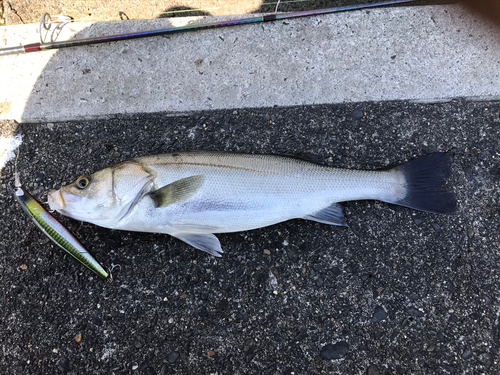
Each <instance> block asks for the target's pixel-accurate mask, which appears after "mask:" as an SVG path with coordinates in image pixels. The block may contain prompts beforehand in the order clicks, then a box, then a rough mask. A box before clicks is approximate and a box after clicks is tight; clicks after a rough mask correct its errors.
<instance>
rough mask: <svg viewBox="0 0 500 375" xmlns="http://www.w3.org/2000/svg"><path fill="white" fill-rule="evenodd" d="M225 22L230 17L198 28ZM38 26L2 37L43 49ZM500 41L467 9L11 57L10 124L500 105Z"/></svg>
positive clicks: (411, 11) (0, 97) (84, 26)
mask: <svg viewBox="0 0 500 375" xmlns="http://www.w3.org/2000/svg"><path fill="white" fill-rule="evenodd" d="M224 18H226V19H227V17H224ZM215 19H221V18H220V17H207V18H204V19H203V20H198V21H197V22H213V21H214V20H215ZM171 21H172V20H168V19H156V20H147V21H119V22H104V23H78V24H71V25H69V26H68V27H66V28H65V31H64V32H65V34H64V35H61V36H60V38H59V40H62V39H64V38H67V37H72V36H75V37H78V38H83V37H88V36H98V35H108V34H116V33H125V32H131V31H139V30H150V29H156V28H165V27H170V26H171ZM176 21H177V22H192V21H193V20H192V19H191V20H185V19H184V20H180V21H178V19H176ZM37 27H38V25H23V26H10V27H5V28H1V29H0V47H4V46H14V45H18V44H20V43H22V44H26V43H30V42H35V41H36V38H38V35H37V34H36V29H37ZM497 31H498V30H497V29H496V28H495V27H494V26H493V25H491V24H487V23H484V22H483V21H481V22H479V21H478V20H476V19H475V18H474V17H473V16H472V15H469V14H468V13H466V12H465V11H464V10H463V9H462V8H461V7H459V6H423V7H398V8H385V9H373V10H369V11H356V12H347V13H340V14H334V15H325V16H314V17H308V18H302V19H295V20H287V21H280V22H275V23H266V24H254V25H245V26H239V27H233V28H225V29H217V30H208V31H199V32H192V33H185V34H178V35H172V36H170V37H156V38H148V39H142V40H132V41H123V42H116V43H110V44H102V45H95V46H88V47H77V48H70V49H65V50H60V51H57V52H56V51H50V52H49V51H47V52H40V53H32V54H27V55H18V56H5V57H2V58H0V82H1V83H2V88H5V89H3V90H1V91H0V112H1V113H0V119H15V120H17V121H24V122H37V121H62V120H74V119H93V118H102V117H106V116H110V115H115V114H127V113H152V112H184V111H193V110H207V109H222V108H256V107H269V106H292V105H303V104H323V103H342V102H360V101H385V100H398V99H401V100H417V101H442V100H449V99H451V98H456V97H467V98H481V99H496V98H499V97H500V69H499V67H500V38H499V37H498V34H497Z"/></svg>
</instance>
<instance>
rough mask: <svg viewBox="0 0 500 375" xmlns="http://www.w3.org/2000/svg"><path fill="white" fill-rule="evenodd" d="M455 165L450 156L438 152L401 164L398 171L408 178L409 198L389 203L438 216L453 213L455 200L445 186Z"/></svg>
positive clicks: (455, 204)
mask: <svg viewBox="0 0 500 375" xmlns="http://www.w3.org/2000/svg"><path fill="white" fill-rule="evenodd" d="M452 162H453V160H452V156H451V154H449V153H443V152H436V153H434V154H430V155H426V156H423V157H421V158H419V159H416V160H413V161H410V162H408V163H406V164H403V165H400V166H399V167H397V168H396V169H398V170H399V171H401V172H403V174H404V176H405V179H406V195H405V197H404V198H401V199H399V200H397V201H394V202H390V203H394V204H397V205H400V206H406V207H410V208H414V209H416V210H421V211H427V212H433V213H437V214H450V213H452V212H454V211H455V210H456V207H457V203H456V201H455V197H454V196H453V194H452V193H450V192H448V191H447V190H445V188H444V187H443V185H444V182H445V180H446V178H447V177H448V176H449V175H450V172H451V164H452Z"/></svg>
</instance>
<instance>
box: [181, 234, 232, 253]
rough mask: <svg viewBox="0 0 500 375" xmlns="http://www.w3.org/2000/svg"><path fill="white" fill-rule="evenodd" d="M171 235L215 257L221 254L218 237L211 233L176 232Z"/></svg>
mask: <svg viewBox="0 0 500 375" xmlns="http://www.w3.org/2000/svg"><path fill="white" fill-rule="evenodd" d="M173 236H174V237H176V238H178V239H179V240H181V241H184V242H185V243H187V244H188V245H191V246H193V247H195V248H197V249H198V250H201V251H205V252H207V253H209V254H211V255H213V256H215V257H221V256H222V255H221V254H222V253H223V251H222V248H221V246H220V242H219V239H218V238H217V237H215V236H214V235H213V234H212V233H176V234H175V235H173Z"/></svg>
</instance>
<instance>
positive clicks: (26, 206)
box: [14, 172, 109, 279]
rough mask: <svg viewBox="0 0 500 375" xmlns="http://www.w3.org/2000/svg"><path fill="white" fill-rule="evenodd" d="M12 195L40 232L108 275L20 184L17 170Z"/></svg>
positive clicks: (81, 260) (91, 267)
mask: <svg viewBox="0 0 500 375" xmlns="http://www.w3.org/2000/svg"><path fill="white" fill-rule="evenodd" d="M14 196H15V197H16V199H17V201H18V202H19V204H20V205H21V207H22V209H23V211H24V212H26V213H27V214H28V216H29V217H30V218H31V219H32V220H33V222H34V223H35V224H36V226H37V227H38V228H39V229H40V230H41V231H42V233H43V234H45V235H46V236H47V237H48V238H50V239H51V240H52V241H53V242H54V243H55V244H56V245H57V246H59V247H60V248H62V249H63V250H64V251H66V252H67V253H68V254H70V255H71V256H72V257H74V258H75V259H76V260H78V261H79V262H80V263H82V264H83V265H84V266H85V267H87V268H88V269H90V270H91V271H93V272H95V273H96V274H97V275H99V276H100V277H102V278H103V279H107V278H108V277H109V274H108V273H107V272H106V271H105V270H104V268H103V267H102V266H101V265H100V264H99V262H97V260H95V258H94V257H93V256H92V255H90V253H89V252H88V251H87V250H85V248H84V247H83V245H82V244H81V243H80V241H78V240H77V239H76V237H75V236H73V235H72V234H71V233H70V232H69V231H68V230H67V229H66V228H65V227H64V226H63V225H62V224H61V223H59V222H58V221H57V220H56V219H55V218H54V217H53V216H52V215H51V214H50V213H49V212H48V211H47V210H46V209H45V208H43V206H42V205H41V204H40V203H38V201H37V200H36V199H35V198H33V197H32V196H31V194H29V193H28V192H27V191H26V190H25V189H24V188H23V187H22V186H21V183H20V181H19V176H18V175H17V172H16V182H15V188H14Z"/></svg>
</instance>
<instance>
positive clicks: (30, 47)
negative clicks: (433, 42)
mask: <svg viewBox="0 0 500 375" xmlns="http://www.w3.org/2000/svg"><path fill="white" fill-rule="evenodd" d="M415 1H416V0H390V1H381V2H378V3H369V4H358V5H348V6H341V7H335V8H327V9H315V10H306V11H301V12H294V13H282V14H277V13H274V14H266V15H263V16H259V17H252V18H242V19H235V20H230V21H219V22H211V23H201V24H195V25H188V26H181V27H172V28H168V29H159V30H150V31H141V32H136V33H128V34H116V35H105V36H98V37H91V38H82V39H70V40H64V41H58V42H57V41H51V42H47V43H43V42H41V43H32V44H26V45H22V46H18V47H9V48H3V49H0V56H6V55H17V54H21V53H29V52H38V51H45V50H51V49H61V48H68V47H76V46H87V45H90V44H98V43H108V42H116V41H119V40H129V39H139V38H147V37H152V36H160V35H168V34H176V33H181V32H184V31H193V30H206V29H215V28H220V27H228V26H235V25H244V24H250V23H260V22H270V21H279V20H285V19H290V18H298V17H307V16H313V15H321V14H329V13H338V12H345V11H350V10H359V9H366V8H376V7H382V6H387V5H395V4H403V3H412V2H415ZM44 17H45V16H44ZM49 18H50V17H49ZM42 20H43V18H42ZM40 32H41V30H40Z"/></svg>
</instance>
